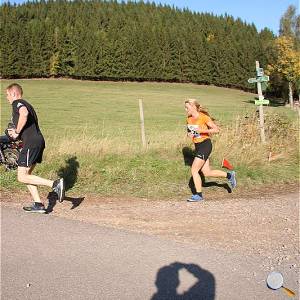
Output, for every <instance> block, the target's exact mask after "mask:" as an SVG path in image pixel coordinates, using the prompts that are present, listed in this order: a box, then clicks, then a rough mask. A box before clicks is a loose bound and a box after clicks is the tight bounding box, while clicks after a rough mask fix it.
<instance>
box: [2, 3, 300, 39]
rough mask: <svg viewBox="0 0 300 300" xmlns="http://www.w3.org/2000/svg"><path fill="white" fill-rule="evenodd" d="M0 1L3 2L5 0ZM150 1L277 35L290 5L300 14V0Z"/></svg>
mask: <svg viewBox="0 0 300 300" xmlns="http://www.w3.org/2000/svg"><path fill="white" fill-rule="evenodd" d="M0 1H1V3H2V2H3V1H4V0H0ZM136 1H137V2H138V1H139V0H136ZM5 2H8V1H5ZM9 2H10V3H17V4H19V3H22V2H24V0H9ZM120 2H121V0H120ZM144 2H148V1H147V0H145V1H144ZM150 2H155V3H157V4H167V5H170V6H173V5H174V6H175V7H178V8H188V9H189V10H191V11H195V12H209V13H213V14H215V15H222V14H223V15H224V14H225V13H227V14H228V15H231V16H233V17H234V18H238V17H239V18H241V19H242V20H243V21H245V22H247V23H249V24H251V23H254V24H255V26H256V28H257V29H258V30H259V31H260V30H262V29H263V28H265V27H267V28H269V29H270V30H272V31H273V33H274V34H276V35H277V34H278V30H279V21H280V18H281V16H282V15H283V14H284V12H285V11H286V10H287V8H288V6H289V5H294V6H296V8H297V14H299V7H300V0H150Z"/></svg>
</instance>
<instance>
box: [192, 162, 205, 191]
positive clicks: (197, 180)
mask: <svg viewBox="0 0 300 300" xmlns="http://www.w3.org/2000/svg"><path fill="white" fill-rule="evenodd" d="M204 164H205V160H203V159H200V158H198V157H195V159H194V161H193V164H192V168H191V172H192V176H193V180H194V184H195V189H196V192H197V193H201V192H202V180H201V177H200V174H199V171H200V170H201V169H202V167H203V165H204Z"/></svg>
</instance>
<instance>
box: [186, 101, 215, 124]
mask: <svg viewBox="0 0 300 300" xmlns="http://www.w3.org/2000/svg"><path fill="white" fill-rule="evenodd" d="M184 103H185V104H186V103H188V104H191V105H194V106H195V107H196V110H197V112H199V113H203V114H205V115H207V116H209V117H210V118H211V119H212V120H213V118H212V117H211V116H210V115H209V113H208V110H207V109H206V108H205V107H203V106H202V105H201V104H200V103H199V102H198V101H197V100H196V99H187V100H185V101H184Z"/></svg>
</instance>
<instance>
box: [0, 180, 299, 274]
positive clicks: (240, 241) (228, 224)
mask: <svg viewBox="0 0 300 300" xmlns="http://www.w3.org/2000/svg"><path fill="white" fill-rule="evenodd" d="M286 190H288V192H284V190H280V191H281V192H280V191H276V192H274V191H272V190H268V191H267V193H266V190H265V193H264V194H262V193H260V195H258V194H257V193H256V192H253V191H252V192H249V195H248V196H245V195H244V196H243V197H241V196H239V197H234V194H230V195H227V198H224V197H218V196H216V195H215V194H214V196H213V195H212V194H211V193H208V194H207V196H206V200H205V201H203V202H202V203H188V202H186V201H183V200H182V199H180V200H179V199H174V200H148V199H136V198H125V199H123V198H122V199H120V198H102V197H98V196H96V195H80V196H81V197H75V196H74V195H68V197H67V198H66V200H65V201H64V202H63V203H61V204H60V203H58V202H55V201H54V200H53V198H52V200H51V197H50V203H51V204H52V205H51V206H50V208H51V209H50V212H49V213H50V215H55V216H59V217H64V218H69V219H74V220H80V221H83V222H89V223H94V224H98V225H102V226H109V227H113V228H118V229H125V230H130V231H135V232H143V233H147V234H151V235H158V236H161V237H164V238H168V239H172V240H176V241H179V242H183V243H190V244H193V245H194V246H198V247H208V248H214V249H223V250H226V251H229V252H239V253H247V255H255V256H261V257H262V258H263V261H264V263H265V265H266V266H269V267H270V268H272V267H271V266H274V265H280V264H281V263H283V262H284V263H285V264H286V263H288V262H291V267H293V268H298V258H297V257H298V255H299V193H298V188H297V186H289V187H288V188H286ZM217 194H218V193H217ZM223 196H224V194H223ZM250 196H251V197H250ZM1 200H2V204H3V205H10V206H14V207H19V208H20V209H21V207H22V205H23V204H25V203H27V201H30V196H29V195H28V194H23V193H18V194H11V193H9V192H2V195H1ZM295 262H296V263H295Z"/></svg>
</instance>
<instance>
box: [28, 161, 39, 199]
mask: <svg viewBox="0 0 300 300" xmlns="http://www.w3.org/2000/svg"><path fill="white" fill-rule="evenodd" d="M35 166H36V165H32V166H31V167H29V168H26V171H27V174H29V175H31V173H32V171H33V169H34V168H35ZM27 188H28V190H29V192H30V194H31V196H32V199H33V201H34V202H37V203H42V201H41V198H40V195H39V192H38V188H37V186H36V185H32V184H27Z"/></svg>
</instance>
